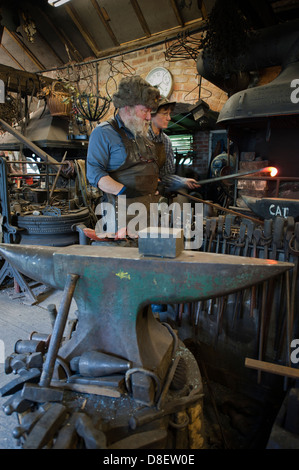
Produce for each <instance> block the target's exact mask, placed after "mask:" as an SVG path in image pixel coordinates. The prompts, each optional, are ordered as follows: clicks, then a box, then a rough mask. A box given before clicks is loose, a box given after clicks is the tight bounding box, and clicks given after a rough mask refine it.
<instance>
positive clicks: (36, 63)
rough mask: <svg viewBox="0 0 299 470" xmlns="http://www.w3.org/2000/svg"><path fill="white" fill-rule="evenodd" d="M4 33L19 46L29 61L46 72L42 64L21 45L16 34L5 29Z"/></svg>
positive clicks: (21, 42)
mask: <svg viewBox="0 0 299 470" xmlns="http://www.w3.org/2000/svg"><path fill="white" fill-rule="evenodd" d="M5 31H6V32H7V33H8V34H9V35H10V37H11V38H12V39H13V40H14V41H15V42H16V43H17V44H18V45H19V47H20V48H21V49H22V50H23V51H24V53H25V54H26V55H27V56H28V57H29V59H30V60H31V61H32V62H33V63H34V64H35V65H36V66H37V67H38V68H39V69H40V70H46V68H45V67H44V66H43V64H42V63H41V62H40V61H39V60H38V59H37V58H36V57H35V55H34V54H33V53H32V52H31V51H30V49H28V47H27V46H26V45H25V44H24V43H23V41H22V40H21V39H20V37H19V36H18V34H16V33H14V32H12V31H9V30H8V29H7V28H5Z"/></svg>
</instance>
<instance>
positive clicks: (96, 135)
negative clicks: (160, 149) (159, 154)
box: [86, 114, 186, 190]
mask: <svg viewBox="0 0 299 470" xmlns="http://www.w3.org/2000/svg"><path fill="white" fill-rule="evenodd" d="M115 119H116V121H117V123H118V125H119V127H120V128H122V129H123V130H124V131H125V132H126V134H127V136H128V137H129V138H130V139H134V135H133V133H132V132H131V131H130V130H129V129H128V128H127V127H126V126H125V125H124V123H123V121H122V120H121V118H120V117H119V115H118V114H116V116H115ZM163 134H164V133H163ZM164 136H165V137H166V135H165V134H164ZM149 137H150V138H151V140H154V139H153V138H152V136H151V135H149ZM165 140H166V139H165ZM163 142H164V141H163ZM167 143H168V142H164V144H167ZM169 146H170V147H171V143H170V139H169V144H168V146H167V145H166V162H165V164H164V166H163V167H162V168H161V169H160V178H161V181H162V182H163V183H164V184H165V186H166V187H168V188H169V189H170V190H175V189H179V188H182V187H184V186H185V185H184V183H185V181H186V178H183V177H181V176H178V175H174V174H173V173H174V161H173V151H172V148H171V151H169ZM167 150H168V151H167ZM126 158H127V154H126V149H125V146H124V144H123V141H122V138H121V136H120V134H119V133H118V132H117V131H115V130H114V129H113V127H112V126H111V125H110V124H109V123H108V122H103V123H101V124H99V125H98V126H97V127H95V128H94V130H93V131H92V133H91V135H90V138H89V144H88V151H87V160H86V177H87V179H88V181H89V183H90V184H91V185H92V186H94V187H96V188H97V187H98V182H99V180H100V179H101V178H102V177H103V176H107V175H109V173H110V172H111V171H113V170H117V169H118V168H120V166H121V165H122V164H123V163H124V162H125V160H126Z"/></svg>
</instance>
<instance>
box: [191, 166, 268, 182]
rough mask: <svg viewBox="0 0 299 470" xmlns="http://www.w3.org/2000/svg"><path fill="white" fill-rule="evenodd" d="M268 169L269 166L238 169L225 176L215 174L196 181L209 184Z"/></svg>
mask: <svg viewBox="0 0 299 470" xmlns="http://www.w3.org/2000/svg"><path fill="white" fill-rule="evenodd" d="M263 171H264V172H266V171H269V166H267V167H265V168H259V169H257V168H256V169H254V170H247V171H239V172H238V173H232V174H230V175H225V176H217V177H215V178H208V179H204V180H199V181H197V183H198V184H200V185H203V184H210V183H216V182H218V181H225V180H230V179H234V178H241V177H242V176H246V175H252V174H255V173H262V172H263Z"/></svg>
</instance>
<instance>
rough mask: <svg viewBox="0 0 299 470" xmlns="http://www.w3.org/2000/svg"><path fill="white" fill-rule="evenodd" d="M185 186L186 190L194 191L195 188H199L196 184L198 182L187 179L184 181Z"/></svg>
mask: <svg viewBox="0 0 299 470" xmlns="http://www.w3.org/2000/svg"><path fill="white" fill-rule="evenodd" d="M185 186H186V187H187V188H188V189H195V188H200V184H198V182H197V181H196V180H195V179H193V178H188V179H187V180H186V181H185Z"/></svg>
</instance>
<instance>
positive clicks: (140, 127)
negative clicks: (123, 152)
mask: <svg viewBox="0 0 299 470" xmlns="http://www.w3.org/2000/svg"><path fill="white" fill-rule="evenodd" d="M122 120H123V122H124V124H125V126H126V127H127V128H128V129H129V130H130V131H131V132H132V133H133V134H134V136H137V135H141V136H143V137H146V136H147V132H148V128H149V121H146V120H144V119H142V118H140V117H139V116H136V114H135V112H134V111H133V110H132V113H127V114H125V116H122Z"/></svg>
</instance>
